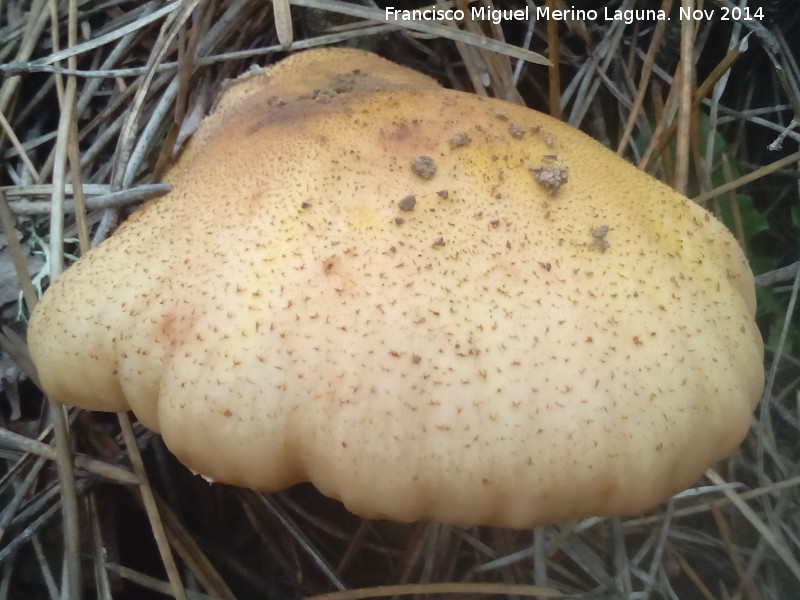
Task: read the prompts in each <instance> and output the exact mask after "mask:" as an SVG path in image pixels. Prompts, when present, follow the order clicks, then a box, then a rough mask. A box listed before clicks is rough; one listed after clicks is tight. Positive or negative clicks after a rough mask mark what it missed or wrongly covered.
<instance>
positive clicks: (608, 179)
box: [29, 49, 763, 527]
mask: <svg viewBox="0 0 800 600" xmlns="http://www.w3.org/2000/svg"><path fill="white" fill-rule="evenodd" d="M167 182H168V183H169V184H171V186H172V191H171V192H170V193H169V194H168V195H166V196H164V197H162V198H160V199H157V200H155V201H151V202H149V203H148V204H146V205H145V206H144V207H143V208H142V209H140V210H139V211H138V212H137V213H136V214H134V215H133V216H132V217H131V218H130V219H129V220H128V221H127V222H125V223H124V225H122V227H120V229H119V230H118V231H117V233H116V234H115V235H114V236H112V237H111V238H110V239H109V240H108V241H106V242H105V243H104V244H102V245H100V246H99V247H98V248H96V249H94V250H92V251H91V252H89V253H88V254H87V255H86V256H84V257H83V258H81V259H80V260H79V261H78V262H77V263H76V264H75V265H74V266H73V267H71V268H70V269H68V270H67V271H66V272H65V273H64V275H63V276H62V277H61V278H60V279H59V280H58V281H56V282H55V283H54V284H53V285H52V286H51V287H50V289H49V290H48V291H47V293H46V294H45V295H44V297H43V298H42V301H41V303H40V304H39V306H38V307H37V309H36V310H35V311H34V314H33V316H32V318H31V322H30V329H29V344H30V349H31V353H32V356H33V359H34V362H35V364H36V366H37V368H38V370H39V376H40V378H41V382H42V386H43V388H44V390H45V392H46V393H48V394H49V395H50V396H52V397H53V398H55V399H56V400H58V401H60V402H63V403H67V404H71V405H76V406H80V407H84V408H87V409H93V410H114V411H119V410H127V409H131V410H133V412H134V413H135V414H136V415H137V417H138V418H139V419H140V420H141V421H142V423H144V424H145V425H146V426H147V427H149V428H151V429H153V430H155V431H158V432H160V433H161V434H162V435H163V437H164V440H165V442H166V444H167V446H168V447H169V448H170V449H171V450H172V452H174V453H175V455H176V456H177V457H178V458H179V459H180V460H181V461H182V462H183V463H184V464H186V465H187V466H188V467H190V468H191V469H193V470H194V471H196V472H199V473H202V474H203V475H205V476H207V477H210V478H212V479H214V480H217V481H222V482H228V483H232V484H236V485H240V486H246V487H250V488H254V489H259V490H280V489H282V488H285V487H287V486H290V485H292V484H294V483H297V482H302V481H311V482H312V483H314V484H315V485H316V486H317V487H318V488H319V489H320V490H321V491H322V492H323V493H324V494H327V495H329V496H332V497H335V498H339V499H341V500H342V501H343V502H344V504H345V505H346V506H347V507H348V508H349V509H350V510H352V511H353V512H355V513H357V514H360V515H363V516H366V517H375V518H390V519H394V520H399V521H414V520H420V519H431V520H438V521H443V522H452V523H462V524H486V525H489V524H494V525H505V526H512V527H525V526H530V525H533V524H537V523H545V522H553V521H558V520H562V519H566V518H579V517H586V516H590V515H614V514H633V513H638V512H641V511H643V510H646V509H648V508H650V507H652V506H654V505H655V504H657V503H659V502H661V501H663V500H665V499H666V498H668V497H669V496H670V495H671V494H674V493H675V492H677V491H680V490H681V489H683V488H685V487H687V486H689V485H691V484H692V483H693V482H695V481H696V479H697V478H699V477H700V476H701V475H702V473H703V472H704V470H705V469H706V468H707V467H708V466H709V465H711V464H712V463H714V462H715V461H717V460H719V459H721V458H723V457H725V456H726V455H728V454H730V453H731V452H733V450H734V449H735V448H736V447H737V445H738V444H739V443H740V442H741V440H742V439H743V437H744V436H745V434H746V432H747V429H748V425H749V422H750V418H751V413H752V410H753V407H754V405H755V403H756V402H757V401H758V398H759V395H760V393H761V390H762V385H763V370H762V358H763V357H762V354H763V348H762V342H761V339H760V336H759V333H758V331H757V329H756V326H755V323H754V312H755V298H754V287H753V280H752V274H751V273H750V271H749V269H748V266H747V264H746V261H745V258H744V256H743V254H742V252H741V251H740V249H739V247H738V246H737V244H736V242H735V240H734V239H733V237H732V236H731V235H730V234H729V232H728V231H727V230H726V229H725V228H724V227H723V226H722V225H721V224H720V223H719V222H717V221H716V220H715V219H714V218H713V217H711V216H710V215H709V214H708V213H707V212H706V211H705V210H703V209H702V208H700V207H698V206H696V205H695V204H693V203H692V202H689V201H688V200H687V199H686V198H684V197H682V196H680V195H679V194H676V193H675V192H673V191H672V190H670V189H669V188H668V187H666V186H664V185H663V184H661V183H659V182H657V181H656V180H654V179H652V178H651V177H649V176H648V175H646V174H644V173H642V172H640V171H638V170H637V169H635V168H634V167H632V166H631V165H629V164H628V163H626V162H625V161H623V160H622V159H620V158H617V157H616V156H615V155H613V153H611V152H610V151H608V150H607V149H605V148H603V147H602V146H601V145H600V144H598V143H597V142H595V141H593V140H591V139H590V138H588V137H587V136H586V135H584V134H582V133H580V132H579V131H577V130H575V129H573V128H571V127H569V126H567V125H565V124H564V123H561V122H558V121H556V120H553V119H551V118H549V117H547V116H545V115H542V114H540V113H538V112H535V111H532V110H529V109H527V108H524V107H519V106H515V105H511V104H507V103H504V102H501V101H498V100H492V99H485V98H480V97H477V96H474V95H469V94H464V93H460V92H456V91H450V90H445V89H443V88H441V87H440V86H439V85H438V84H437V83H435V82H434V81H433V80H431V79H429V78H427V77H425V76H423V75H420V74H418V73H415V72H413V71H411V70H409V69H406V68H404V67H400V66H398V65H394V64H392V63H389V62H387V61H385V60H383V59H381V58H379V57H377V56H375V55H372V54H369V53H366V52H362V51H358V50H345V49H325V50H314V51H309V52H305V53H301V54H296V55H293V56H291V57H290V58H287V59H286V60H284V61H282V62H280V63H278V64H277V65H275V66H273V67H271V68H269V69H268V70H266V71H264V72H263V73H255V74H249V75H246V76H244V77H242V78H239V79H238V80H236V81H235V82H233V83H232V84H231V85H230V86H229V87H228V89H227V90H226V91H225V93H224V94H223V96H222V97H221V99H220V100H219V101H218V104H217V106H216V107H215V109H214V111H213V112H212V114H211V115H210V116H209V117H207V118H206V119H205V121H204V122H203V123H202V125H201V126H200V128H199V130H198V131H197V133H196V135H195V136H194V139H193V140H192V141H191V142H190V144H189V147H188V148H187V150H186V152H185V153H184V155H183V156H182V157H181V158H180V160H179V161H178V162H177V164H176V165H175V166H174V168H173V169H172V170H171V172H170V173H169V174H168V177H167Z"/></svg>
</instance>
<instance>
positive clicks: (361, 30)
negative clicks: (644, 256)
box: [0, 0, 800, 600]
mask: <svg viewBox="0 0 800 600" xmlns="http://www.w3.org/2000/svg"><path fill="white" fill-rule="evenodd" d="M455 4H456V5H457V6H458V7H462V8H466V7H467V3H466V2H462V1H459V2H456V3H455ZM472 4H473V5H476V6H483V7H486V8H502V7H501V6H500V5H501V3H500V2H496V3H495V4H496V6H494V5H493V4H492V3H491V1H490V0H482V1H479V2H473V3H472ZM503 4H505V3H503ZM540 4H541V3H540ZM559 4H560V3H557V2H549V1H548V2H547V5H548V6H551V7H556V5H559ZM617 4H619V6H620V8H622V9H630V10H633V9H638V8H642V6H640V5H644V4H647V5H648V7H652V6H653V5H658V3H653V2H648V3H645V2H637V1H635V0H623V2H622V3H621V4H620V3H617ZM673 4H674V5H675V6H672V5H673ZM766 4H767V5H769V7H770V11H772V12H768V14H766V15H765V16H764V17H763V18H760V19H752V20H744V19H740V20H734V21H732V22H726V23H723V22H722V21H721V20H720V19H719V18H717V19H716V20H714V19H710V20H700V21H697V22H694V23H693V24H692V26H691V27H689V26H683V27H681V26H680V25H679V22H678V21H677V20H672V21H670V22H655V21H651V22H648V21H644V20H638V21H634V22H633V23H632V24H630V25H625V24H624V23H621V22H619V21H610V22H603V21H596V22H590V21H583V20H581V19H574V20H565V21H562V22H559V23H554V22H553V21H548V22H543V21H540V22H538V23H535V22H527V23H525V22H516V23H514V22H506V23H504V24H503V26H496V25H492V24H489V23H485V22H484V23H478V22H464V23H459V24H456V23H447V22H417V23H409V22H386V20H385V18H384V11H382V10H381V9H380V8H378V7H377V5H376V4H375V3H374V2H368V1H365V2H344V1H335V0H281V1H279V0H274V2H264V1H263V0H230V1H228V2H200V1H176V2H162V1H159V0H152V1H149V2H141V3H139V2H130V3H125V2H108V3H97V2H86V1H80V0H71V1H69V2H67V1H62V2H58V1H56V0H33V1H32V2H21V1H20V0H10V1H8V0H7V1H6V2H3V3H2V4H0V6H2V11H1V12H0V73H2V75H3V78H2V80H1V84H0V152H2V153H3V160H2V161H0V164H2V175H1V176H0V186H1V187H0V194H1V195H2V198H0V217H1V218H0V222H2V225H3V231H4V234H5V238H4V240H3V241H2V243H0V276H3V275H2V272H3V271H2V269H3V268H5V265H9V268H10V269H12V271H11V272H12V273H16V276H12V277H11V278H8V277H6V278H3V279H2V280H0V288H3V287H13V289H14V291H17V290H20V291H22V292H24V297H25V300H26V302H27V305H28V306H27V308H26V309H24V310H22V311H19V310H18V306H17V304H16V303H10V304H7V305H5V306H3V307H1V308H2V311H3V312H2V319H3V326H2V332H0V349H2V354H0V368H1V370H0V376H2V377H3V386H4V388H3V389H4V392H5V396H4V398H3V401H4V403H5V404H4V412H3V417H2V418H3V421H2V428H0V446H1V447H2V448H3V450H2V454H0V459H2V461H1V462H0V465H2V466H0V499H1V500H0V507H2V508H1V509H0V567H2V568H1V569H0V598H6V597H8V598H11V597H20V594H23V593H26V594H29V593H35V595H37V596H40V597H49V598H79V597H97V598H102V599H108V598H112V597H113V598H116V597H123V596H125V595H129V596H128V597H133V596H135V597H160V596H159V594H167V595H172V596H173V597H176V598H223V599H228V598H235V597H239V598H273V597H313V596H315V595H319V596H318V597H320V598H329V599H333V598H335V599H337V600H339V599H344V598H367V597H388V596H391V597H404V596H406V595H415V596H416V597H443V595H451V596H453V597H500V596H502V595H506V594H507V595H511V596H517V597H541V598H554V597H568V598H631V599H634V598H635V599H647V598H704V599H712V598H735V599H740V598H747V599H754V600H759V599H762V598H763V599H767V598H789V597H793V595H796V590H797V589H798V588H800V564H798V560H797V558H796V557H797V556H800V517H799V516H798V515H800V510H798V509H800V470H799V469H798V465H799V464H800V463H799V462H798V460H799V459H800V457H799V456H798V450H797V440H798V439H799V437H800V433H799V430H800V418H799V417H798V402H799V401H800V396H798V382H800V358H798V354H797V348H796V347H791V346H790V345H788V341H789V340H793V339H796V338H797V331H796V330H797V324H796V316H795V301H796V298H797V295H798V289H800V271H798V269H797V268H796V264H797V263H796V262H795V261H797V258H798V257H797V250H796V246H795V247H794V248H793V247H792V244H796V242H797V239H800V238H799V237H798V224H797V223H794V224H791V221H790V219H789V218H788V217H787V218H786V219H785V222H786V223H785V225H786V226H785V227H783V224H784V223H779V225H780V227H779V231H775V232H772V235H773V239H778V240H779V241H780V242H781V243H783V245H784V249H783V250H781V251H780V252H778V254H780V259H781V260H782V261H783V262H781V263H779V264H778V265H775V266H780V265H785V264H788V263H794V265H793V266H791V265H790V266H789V267H787V268H785V269H782V270H776V271H775V272H774V273H764V274H762V275H759V278H758V280H757V281H758V282H759V284H760V285H761V286H762V291H763V292H764V296H763V298H766V299H768V304H767V305H766V307H765V310H766V309H768V313H769V314H768V318H769V322H765V323H764V326H765V328H766V327H767V326H769V327H770V328H771V331H773V332H774V334H773V335H772V336H771V337H770V339H768V340H767V342H768V343H767V358H766V360H767V363H766V365H765V366H766V369H767V373H768V378H767V390H766V392H765V397H764V400H763V401H762V408H761V409H760V410H758V411H757V413H756V415H755V416H754V420H753V423H752V426H751V430H750V434H749V436H748V439H747V440H746V442H745V443H744V445H743V446H742V448H741V449H740V450H739V452H738V453H737V454H736V455H735V456H734V457H732V458H731V459H730V460H728V461H725V462H724V463H722V464H720V465H718V466H717V467H716V468H715V469H714V470H710V471H709V472H708V473H707V474H706V477H705V478H704V480H703V481H700V482H698V485H697V487H696V488H693V489H691V490H688V491H686V492H684V493H682V494H679V495H678V496H677V497H675V498H673V499H672V500H671V501H670V502H669V503H668V504H667V505H665V506H663V507H662V508H661V509H659V510H657V511H654V512H653V513H651V514H648V515H643V516H641V517H638V518H630V519H587V520H583V521H579V522H570V523H561V524H559V525H554V526H545V527H539V528H536V529H535V530H534V531H512V530H505V529H495V528H459V527H453V526H447V525H439V524H418V525H396V524H389V523H384V522H371V521H363V520H359V519H356V518H354V517H352V516H351V515H349V514H348V513H346V512H344V511H343V510H342V509H341V508H340V507H339V506H338V505H336V504H335V503H332V502H330V501H327V500H326V499H324V498H321V497H320V496H319V495H318V494H316V493H315V492H314V491H313V490H312V489H309V488H308V487H305V486H300V487H299V488H296V489H294V490H292V491H290V492H287V493H281V494H276V495H272V496H265V495H261V494H257V493H254V492H249V491H244V490H237V489H234V488H226V487H218V486H215V487H209V486H207V485H206V484H205V483H204V482H202V481H198V480H197V479H196V478H192V477H191V475H189V474H188V473H187V472H186V471H185V470H183V469H182V468H181V467H180V466H179V465H177V464H175V462H174V461H173V460H172V459H171V457H170V456H169V455H168V453H166V451H165V450H164V448H163V446H162V445H161V443H160V440H159V439H158V438H157V436H153V435H152V434H149V433H147V432H146V430H144V429H143V428H142V427H141V426H139V424H138V423H131V422H130V420H129V419H128V417H127V416H126V415H120V416H119V419H118V421H113V420H109V419H107V418H105V417H103V416H98V415H90V414H87V413H82V412H80V411H76V410H68V411H64V410H62V409H61V408H59V407H57V406H55V405H51V404H47V403H43V402H42V400H41V396H40V395H39V394H38V393H37V392H36V389H35V387H34V386H33V385H31V383H29V382H26V381H25V379H26V378H28V379H30V380H31V381H33V382H35V381H36V374H35V373H34V371H33V369H32V366H31V363H30V359H29V358H28V356H27V350H26V345H25V342H24V337H23V335H21V334H22V333H23V332H24V330H25V314H27V311H29V310H30V309H32V307H33V304H34V303H35V301H36V295H37V293H38V292H37V290H38V288H39V287H40V285H41V282H42V280H43V278H44V280H45V281H46V276H49V277H56V276H57V275H58V274H59V273H60V271H61V269H62V265H63V264H65V263H69V262H71V260H72V259H73V257H74V255H76V254H80V253H82V252H85V251H86V250H87V249H88V247H89V246H90V245H92V244H96V243H98V242H99V241H100V240H102V239H104V238H105V237H106V236H107V235H109V233H110V232H111V231H113V229H114V228H115V227H116V225H117V224H118V223H119V221H120V220H121V219H123V218H124V217H125V216H126V215H127V213H128V210H129V208H128V203H138V202H140V201H142V200H144V199H147V198H150V197H153V195H154V194H159V193H161V192H163V188H161V187H157V182H158V181H159V180H160V176H161V174H162V173H163V170H164V168H165V167H166V166H167V165H169V164H170V163H171V161H172V159H173V153H174V152H175V151H176V150H177V148H178V147H179V146H180V144H181V143H182V141H183V140H185V139H186V138H187V136H189V135H191V133H192V131H193V130H194V129H195V127H196V126H197V122H198V120H199V118H200V117H202V115H204V114H205V113H206V112H207V111H208V109H209V107H210V104H211V101H212V99H213V98H214V97H216V95H217V92H218V91H219V90H220V89H221V88H222V86H223V85H224V81H225V80H226V79H229V78H232V77H234V76H236V75H238V74H240V73H241V72H243V71H245V70H246V69H247V68H249V67H250V66H251V65H266V64H269V63H270V62H272V61H273V60H274V58H275V56H274V55H275V54H276V53H280V52H283V51H284V48H285V47H287V46H288V47H289V49H290V50H292V51H293V50H300V49H303V48H310V47H315V46H324V45H331V44H355V45H359V46H361V47H365V48H368V49H373V50H378V51H379V52H380V53H381V54H383V55H384V56H386V57H387V58H390V59H392V60H395V61H397V62H401V63H404V64H408V65H410V66H413V67H415V68H417V69H423V70H426V71H427V72H428V74H431V75H434V76H436V77H437V78H438V79H440V80H441V81H442V82H444V83H445V84H447V86H448V87H454V88H458V89H466V90H469V91H473V92H475V93H477V94H479V95H485V96H493V97H499V98H502V99H505V100H509V101H512V102H519V103H525V104H528V105H530V106H534V107H537V108H539V109H540V110H543V112H550V113H551V114H554V115H560V116H561V118H562V119H563V120H565V121H567V122H569V123H571V124H573V125H576V126H580V127H581V128H584V129H586V130H587V131H589V132H590V133H592V134H593V135H594V136H595V137H597V138H598V139H600V140H601V141H602V142H604V143H605V144H606V145H607V146H610V147H613V148H614V149H616V150H617V151H618V152H619V153H620V154H621V155H623V156H626V157H627V158H629V159H630V160H632V161H633V162H635V163H638V164H639V165H640V166H641V167H642V168H645V169H646V170H648V171H649V172H651V173H652V174H653V175H655V176H657V177H658V178H660V179H662V180H664V181H666V182H668V183H670V184H672V185H674V186H675V187H677V188H679V189H686V190H687V191H688V193H689V194H690V196H695V197H696V198H697V199H698V201H702V202H703V203H704V204H706V205H707V206H708V207H710V208H712V209H714V210H717V211H723V210H724V212H725V214H729V215H731V216H730V220H731V223H732V227H733V228H734V231H735V233H736V234H737V236H738V238H739V241H740V243H741V244H742V245H743V246H744V247H745V250H746V251H747V253H748V255H749V256H750V257H751V258H753V259H754V260H755V259H756V257H757V256H758V255H759V254H758V252H759V251H762V250H763V249H760V248H758V247H757V246H758V245H759V240H760V239H761V238H758V237H755V236H753V235H752V234H751V233H748V231H750V230H749V229H748V227H749V225H748V223H749V221H748V219H752V218H753V215H752V211H749V209H748V205H747V204H742V197H743V196H744V197H747V194H752V195H754V196H758V195H760V196H762V197H763V201H762V203H761V205H760V206H762V212H765V213H766V214H768V215H769V214H775V213H779V214H783V213H782V212H781V211H785V214H786V215H790V214H792V213H790V210H789V209H788V208H787V207H789V206H791V205H792V203H794V204H795V205H796V204H797V202H798V180H797V172H798V170H797V161H798V155H797V154H793V153H792V151H793V150H795V149H796V146H797V142H798V141H799V140H800V135H799V134H798V133H797V131H795V130H794V129H793V125H792V124H791V119H792V117H797V116H798V112H799V111H798V107H800V92H799V91H798V90H800V84H799V83H798V82H799V81H800V69H798V65H797V62H796V57H795V56H794V55H793V54H792V52H791V44H792V43H794V44H795V47H797V46H796V45H797V41H798V40H797V31H798V29H800V28H799V27H798V25H800V23H798V16H797V11H796V10H793V9H792V8H791V7H790V6H789V5H792V4H793V3H792V2H791V1H789V2H777V1H775V2H769V3H766ZM519 5H520V6H528V7H529V8H530V9H531V11H532V12H534V13H535V12H536V11H535V6H534V3H533V2H526V3H519ZM709 5H710V7H712V8H714V9H715V10H716V11H718V12H717V15H719V14H720V12H719V11H722V10H723V9H727V10H729V11H732V10H733V8H736V7H738V6H739V5H738V4H736V5H734V3H732V2H729V1H728V0H720V1H719V2H714V3H705V8H709ZM273 6H274V10H273ZM438 6H440V7H445V8H446V7H448V6H450V5H449V4H448V3H447V2H439V3H438ZM679 6H680V7H683V8H689V7H693V6H694V2H691V1H690V0H682V1H681V2H678V0H675V2H672V1H671V0H664V1H663V2H662V3H661V8H663V9H664V10H667V11H669V10H671V9H672V10H675V9H677V8H678V7H679ZM503 7H504V6H503ZM670 7H671V8H670ZM751 10H755V9H754V8H753V9H751ZM776 15H777V16H776ZM792 32H794V33H792ZM792 35H793V36H794V38H793V39H792V37H791V36H792ZM504 36H505V37H504ZM548 42H549V43H548ZM544 56H546V57H547V59H549V61H550V62H551V63H552V65H553V66H552V67H551V68H550V69H549V70H548V68H547V67H545V66H542V64H543V63H546V62H547V61H546V60H545V59H544ZM773 142H774V143H773ZM771 143H772V147H773V148H777V147H778V146H780V145H781V144H783V145H784V146H785V147H787V148H788V151H784V153H783V154H780V155H778V154H777V153H775V152H770V151H768V150H767V149H766V147H767V146H768V145H770V144H771ZM676 148H677V151H676V150H675V149H676ZM745 172H746V174H745ZM745 184H747V185H748V188H746V189H747V193H744V192H743V190H744V188H743V187H742V186H744V185H745ZM734 192H738V193H739V195H738V196H737V195H736V194H734ZM763 207H766V208H763ZM795 210H796V209H795ZM748 211H749V212H748ZM793 214H795V215H796V214H797V213H796V212H795V213H793ZM774 222H775V220H773V221H772V223H774ZM753 246H756V247H755V248H754V247H753ZM36 255H40V256H41V257H43V258H44V261H41V260H40V261H39V262H34V260H33V258H34V257H36ZM43 262H44V263H45V264H46V265H47V266H46V267H45V268H44V269H45V270H44V271H43V270H42V269H43V268H42V266H41V265H42V263H43ZM12 265H13V266H12ZM3 277H5V276H3ZM786 282H788V286H787V285H786ZM765 314H766V313H765ZM793 319H795V321H794V322H793ZM134 440H136V443H134ZM140 448H141V450H142V454H141V456H140V453H139V449H140ZM142 523H147V524H148V526H147V528H148V529H150V530H151V531H152V534H151V533H150V531H147V532H146V534H147V535H141V531H139V530H140V529H141V527H140V524H142ZM154 540H156V541H154ZM143 557H144V559H142V558H143ZM154 561H155V562H156V563H157V566H156V567H153V566H152V565H153V562H154ZM161 565H163V567H161ZM375 586H378V587H375ZM32 589H34V590H36V591H35V592H31V590H32Z"/></svg>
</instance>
